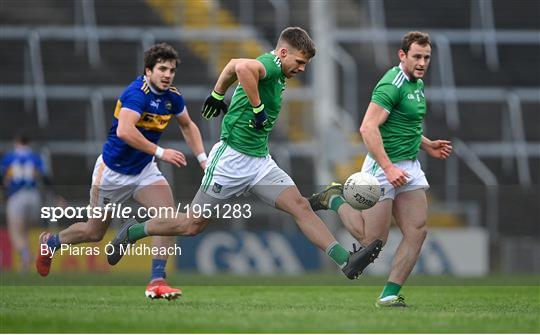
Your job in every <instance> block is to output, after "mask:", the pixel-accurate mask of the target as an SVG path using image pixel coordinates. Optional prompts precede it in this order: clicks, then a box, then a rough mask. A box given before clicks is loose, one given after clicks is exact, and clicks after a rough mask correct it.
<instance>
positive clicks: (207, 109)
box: [202, 91, 228, 120]
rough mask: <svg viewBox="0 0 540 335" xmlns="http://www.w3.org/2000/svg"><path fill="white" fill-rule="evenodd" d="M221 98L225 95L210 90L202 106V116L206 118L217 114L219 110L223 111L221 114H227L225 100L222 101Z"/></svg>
mask: <svg viewBox="0 0 540 335" xmlns="http://www.w3.org/2000/svg"><path fill="white" fill-rule="evenodd" d="M223 98H225V95H222V94H219V93H217V92H216V91H212V93H210V95H209V96H208V98H206V101H205V102H204V105H203V107H202V116H203V117H204V118H205V119H207V120H208V119H210V118H212V117H216V116H218V115H219V113H221V112H223V114H227V111H228V108H227V104H226V103H225V101H223Z"/></svg>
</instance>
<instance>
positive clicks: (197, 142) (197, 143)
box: [176, 107, 206, 170]
mask: <svg viewBox="0 0 540 335" xmlns="http://www.w3.org/2000/svg"><path fill="white" fill-rule="evenodd" d="M176 120H177V121H178V125H179V127H180V131H181V132H182V135H183V136H184V140H185V141H186V143H187V145H188V146H189V148H190V149H191V151H192V152H193V154H194V155H195V157H197V159H198V160H199V164H200V165H201V168H202V169H203V170H204V169H205V168H206V154H205V151H204V145H203V142H202V137H201V132H200V131H199V127H197V125H196V124H195V122H193V120H191V117H190V116H189V113H188V111H187V108H186V107H184V111H183V112H182V113H180V114H178V116H177V117H176Z"/></svg>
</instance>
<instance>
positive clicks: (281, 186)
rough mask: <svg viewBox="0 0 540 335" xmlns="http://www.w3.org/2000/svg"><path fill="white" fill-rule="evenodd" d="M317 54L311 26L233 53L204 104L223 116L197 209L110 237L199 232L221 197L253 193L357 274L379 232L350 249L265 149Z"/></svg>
mask: <svg viewBox="0 0 540 335" xmlns="http://www.w3.org/2000/svg"><path fill="white" fill-rule="evenodd" d="M313 56H315V46H314V44H313V41H312V40H311V38H310V37H309V35H308V34H307V32H306V31H305V30H304V29H302V28H299V27H289V28H287V29H285V30H284V31H283V32H282V33H281V35H280V37H279V40H278V42H277V45H276V48H275V49H274V50H273V51H272V52H268V53H265V54H263V55H261V56H259V57H257V59H232V60H230V61H229V63H228V64H227V65H226V66H225V68H224V69H223V71H222V72H221V74H220V76H219V78H218V80H217V83H216V85H215V86H214V90H213V91H212V93H211V95H210V96H209V97H208V98H207V99H206V102H205V104H204V106H203V110H202V113H203V116H204V117H205V118H207V119H209V118H211V117H215V116H218V115H219V114H220V113H224V114H225V117H224V118H223V122H222V127H221V137H220V141H219V142H218V143H216V144H215V145H214V147H213V148H212V150H211V151H210V154H209V156H208V162H210V163H209V165H208V166H207V168H206V170H205V176H204V178H203V180H202V183H201V187H200V188H199V191H198V192H197V194H196V195H195V198H194V199H193V201H192V203H191V209H192V210H193V212H192V213H191V214H189V213H188V215H185V214H180V215H179V216H178V217H176V218H172V219H171V218H157V219H152V220H149V221H147V222H145V223H135V222H133V221H132V222H127V223H126V224H125V225H124V227H123V229H121V230H120V232H119V233H118V235H117V237H116V238H115V240H114V241H113V245H114V246H115V250H120V246H122V245H126V244H128V243H133V242H135V241H137V240H138V239H141V238H144V237H146V236H148V235H162V236H167V235H195V234H198V233H199V232H201V231H202V230H204V228H205V227H206V225H207V224H208V222H209V220H208V219H209V216H210V217H219V214H218V213H219V205H220V204H223V203H224V202H226V201H227V199H230V198H233V197H237V196H240V195H243V194H253V195H255V196H257V197H258V198H260V199H261V200H262V201H264V202H265V203H267V204H268V205H270V206H272V207H275V208H278V209H280V210H283V211H285V212H287V213H289V214H291V215H292V216H293V218H294V219H295V221H296V222H297V224H298V226H299V227H300V230H301V231H302V232H303V233H304V235H306V237H307V238H308V239H309V240H310V241H311V242H312V243H313V244H315V245H316V246H317V247H319V248H320V249H321V250H324V251H325V252H326V253H327V254H328V256H329V257H330V258H331V259H332V260H333V261H334V262H335V263H336V264H337V265H338V266H339V267H340V268H341V270H342V271H343V273H344V274H345V275H346V276H347V277H348V278H349V279H354V278H356V277H358V275H360V274H361V273H362V271H363V270H364V269H365V268H366V267H367V266H368V265H369V264H370V263H371V262H373V261H374V259H375V258H376V257H377V256H378V254H379V251H380V248H381V246H382V241H381V240H378V239H374V240H373V241H371V243H370V244H369V245H367V246H366V247H365V248H363V249H361V250H355V249H356V248H353V249H354V250H353V252H351V253H349V251H347V250H345V248H343V247H342V246H341V245H340V244H339V243H338V242H337V241H336V239H335V238H334V236H332V234H331V233H330V231H329V230H328V228H327V227H326V225H325V224H324V222H323V221H322V220H321V219H320V218H319V217H318V216H317V215H316V214H315V213H314V212H313V210H312V209H311V208H310V205H309V203H308V201H307V200H306V199H305V198H304V197H302V195H301V194H300V192H299V191H298V188H297V187H296V185H295V184H294V182H293V180H292V179H291V177H290V176H289V175H288V174H287V173H286V172H285V171H283V170H282V169H281V168H279V167H278V165H277V164H276V163H275V161H274V160H273V159H272V156H270V154H269V150H268V137H269V134H270V132H271V131H272V129H273V128H274V126H275V124H276V121H277V118H278V116H279V113H280V111H281V102H282V93H283V90H284V89H285V83H286V80H287V79H289V78H292V77H294V76H295V75H296V74H298V73H301V72H304V71H305V69H306V66H307V64H308V63H309V61H310V60H311V58H312V57H313ZM236 81H238V85H237V86H236V89H235V91H234V94H233V97H232V100H231V106H230V108H227V105H226V104H225V103H224V101H223V100H224V96H225V92H226V91H227V89H228V88H229V87H230V86H231V85H232V84H233V83H234V82H236ZM216 206H218V207H217V209H216ZM196 208H199V209H201V208H204V212H206V213H211V215H206V216H203V215H197V213H196V211H197V210H196ZM190 212H191V210H190ZM121 257H122V255H121V254H119V253H115V254H113V255H111V256H109V263H111V264H115V263H116V262H118V261H119V260H120V258H121Z"/></svg>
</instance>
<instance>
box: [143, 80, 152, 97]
mask: <svg viewBox="0 0 540 335" xmlns="http://www.w3.org/2000/svg"><path fill="white" fill-rule="evenodd" d="M141 90H142V91H143V92H144V93H146V94H148V93H150V89H149V88H148V84H147V83H146V81H145V82H144V83H143V84H142V86H141Z"/></svg>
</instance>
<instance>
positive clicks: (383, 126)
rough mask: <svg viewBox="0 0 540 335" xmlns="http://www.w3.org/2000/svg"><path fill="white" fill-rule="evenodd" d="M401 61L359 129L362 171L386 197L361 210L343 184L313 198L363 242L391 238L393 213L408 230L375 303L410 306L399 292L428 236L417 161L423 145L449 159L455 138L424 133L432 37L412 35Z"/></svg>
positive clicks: (376, 94) (374, 96)
mask: <svg viewBox="0 0 540 335" xmlns="http://www.w3.org/2000/svg"><path fill="white" fill-rule="evenodd" d="M398 55H399V60H400V64H399V65H398V66H395V67H393V68H392V69H390V70H389V71H388V72H386V74H385V75H384V76H383V78H382V79H381V80H380V81H379V82H378V83H377V85H376V87H375V89H374V91H373V94H372V97H371V102H370V104H369V106H368V109H367V112H366V114H365V116H364V120H363V121H362V125H361V127H360V133H361V134H362V138H363V139H364V143H365V144H366V147H367V148H368V151H369V155H368V156H367V157H366V159H365V161H364V165H363V167H362V171H363V172H367V173H370V174H372V175H374V176H376V177H377V179H378V180H379V183H380V184H381V186H382V188H383V195H382V196H381V198H380V199H379V202H378V203H377V204H376V205H375V206H374V207H372V208H370V209H367V210H363V211H358V210H355V209H353V208H352V207H351V206H350V205H349V204H347V203H346V202H345V200H344V199H343V197H342V192H343V188H342V186H341V185H339V184H335V183H334V184H332V185H330V186H329V187H327V188H326V189H325V190H324V191H322V192H320V193H317V194H314V195H313V196H311V197H310V199H309V200H310V204H311V206H312V208H313V209H314V210H319V209H332V210H334V211H336V212H337V213H338V214H339V216H340V218H341V220H342V221H343V223H344V225H345V227H346V228H347V229H348V230H349V231H350V232H351V234H353V236H355V237H356V238H357V239H358V240H359V241H361V242H362V243H363V244H367V243H370V242H371V241H373V240H375V239H381V240H383V241H386V239H387V237H388V233H389V230H390V223H391V218H392V214H394V216H395V218H396V222H397V224H398V226H399V228H400V230H401V232H402V234H403V238H402V240H401V243H400V244H399V246H398V249H397V251H396V254H395V256H394V260H393V263H392V269H391V272H390V276H389V278H388V282H387V283H386V286H385V287H384V289H383V292H382V293H381V295H380V296H379V298H378V299H377V301H376V306H378V307H384V306H392V307H405V306H406V304H405V301H404V299H403V297H402V296H401V295H399V291H400V289H401V286H402V285H403V284H404V282H405V280H406V279H407V277H408V276H409V274H410V273H411V271H412V269H413V267H414V265H415V264H416V261H417V260H418V256H419V254H420V249H421V248H422V244H423V242H424V239H425V238H426V234H427V226H426V219H427V201H426V193H425V191H426V189H428V188H429V184H428V182H427V179H426V177H425V175H424V172H423V171H422V168H421V166H420V163H419V162H418V160H417V154H418V151H419V150H420V149H422V150H424V151H426V152H427V153H428V155H430V156H432V157H435V158H438V159H446V158H448V156H449V155H450V154H451V152H452V146H451V143H450V141H446V140H435V141H432V140H429V139H428V138H427V137H425V136H424V135H423V129H422V122H423V119H424V115H425V113H426V100H425V97H424V82H423V81H422V78H423V77H424V75H425V73H426V71H427V69H428V66H429V62H430V60H431V42H430V39H429V35H428V34H425V33H422V32H409V33H407V34H406V35H405V36H404V37H403V39H402V43H401V49H400V50H399V52H398Z"/></svg>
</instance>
